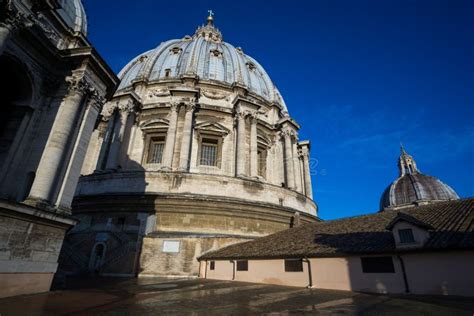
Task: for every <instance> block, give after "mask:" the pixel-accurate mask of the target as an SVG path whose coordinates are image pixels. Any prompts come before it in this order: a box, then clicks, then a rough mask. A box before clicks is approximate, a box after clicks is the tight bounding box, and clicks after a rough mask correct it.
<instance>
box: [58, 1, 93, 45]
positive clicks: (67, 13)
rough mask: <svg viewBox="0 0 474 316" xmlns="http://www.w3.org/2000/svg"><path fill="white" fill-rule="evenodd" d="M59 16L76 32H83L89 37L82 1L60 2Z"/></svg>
mask: <svg viewBox="0 0 474 316" xmlns="http://www.w3.org/2000/svg"><path fill="white" fill-rule="evenodd" d="M59 5H60V6H61V8H60V9H58V13H59V15H60V16H61V17H62V18H63V20H64V21H65V22H66V24H67V25H68V26H69V27H70V28H71V29H73V30H74V31H75V32H82V33H83V34H84V35H85V36H87V17H86V12H85V10H84V6H83V5H82V2H81V0H60V1H59Z"/></svg>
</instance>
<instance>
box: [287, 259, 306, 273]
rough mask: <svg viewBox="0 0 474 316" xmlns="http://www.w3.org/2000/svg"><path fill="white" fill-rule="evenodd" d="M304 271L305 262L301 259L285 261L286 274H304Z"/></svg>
mask: <svg viewBox="0 0 474 316" xmlns="http://www.w3.org/2000/svg"><path fill="white" fill-rule="evenodd" d="M302 271H303V260H301V259H288V260H285V272H302Z"/></svg>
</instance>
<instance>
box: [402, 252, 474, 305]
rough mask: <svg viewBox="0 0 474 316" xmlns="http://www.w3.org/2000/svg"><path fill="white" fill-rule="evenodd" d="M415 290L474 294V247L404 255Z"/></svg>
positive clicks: (411, 284) (441, 293) (411, 286)
mask: <svg viewBox="0 0 474 316" xmlns="http://www.w3.org/2000/svg"><path fill="white" fill-rule="evenodd" d="M402 258H403V260H404V262H405V268H406V273H407V277H408V283H409V286H410V291H411V292H412V293H415V294H434V295H463V296H474V273H473V269H474V251H472V250H471V251H464V252H461V251H458V252H442V253H420V254H406V255H402Z"/></svg>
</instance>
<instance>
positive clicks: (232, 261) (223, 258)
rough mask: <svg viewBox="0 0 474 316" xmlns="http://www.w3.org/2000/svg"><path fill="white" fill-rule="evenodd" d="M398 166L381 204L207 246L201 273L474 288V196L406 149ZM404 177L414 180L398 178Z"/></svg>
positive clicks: (341, 285)
mask: <svg viewBox="0 0 474 316" xmlns="http://www.w3.org/2000/svg"><path fill="white" fill-rule="evenodd" d="M399 168H400V178H398V179H397V180H396V181H395V182H394V183H393V184H391V185H390V186H389V188H388V189H387V190H386V191H385V192H384V194H383V196H382V209H383V210H382V211H381V212H378V213H376V214H370V215H364V216H357V217H350V218H343V219H339V220H332V221H325V222H318V223H312V224H304V225H301V226H299V227H295V228H291V229H288V230H285V231H282V232H278V233H275V234H273V235H269V236H266V237H262V238H258V239H256V240H254V241H249V242H243V243H239V244H236V245H231V246H228V247H224V248H222V249H219V250H217V251H212V252H208V253H206V254H204V255H203V256H201V257H200V258H199V262H200V276H201V277H202V278H209V279H219V280H236V281H246V282H257V283H270V284H281V285H291V286H301V287H303V286H309V287H313V288H321V289H335V290H349V291H364V292H375V293H413V294H429V295H462V296H474V274H473V273H472V267H473V266H474V226H473V218H474V198H468V199H462V200H459V198H458V196H457V194H456V193H455V192H454V191H453V190H452V189H451V188H450V187H448V186H447V185H445V184H443V183H442V182H440V181H439V180H438V179H436V178H434V177H429V176H424V175H422V174H421V173H420V172H419V170H418V169H417V167H416V164H415V161H414V160H413V158H412V157H411V156H409V155H408V154H407V153H406V152H405V151H404V150H402V154H401V156H400V159H399ZM406 179H408V181H410V182H409V184H403V185H400V183H404V182H405V181H407V180H406ZM387 195H389V196H387ZM385 203H390V204H389V205H386V204H385ZM397 203H400V204H397Z"/></svg>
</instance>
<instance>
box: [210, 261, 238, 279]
mask: <svg viewBox="0 0 474 316" xmlns="http://www.w3.org/2000/svg"><path fill="white" fill-rule="evenodd" d="M203 262H205V261H203ZM209 268H210V261H207V274H206V277H207V278H208V279H213V280H232V269H233V268H234V266H233V264H232V262H230V261H229V260H219V261H215V269H214V270H210V269H209Z"/></svg>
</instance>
